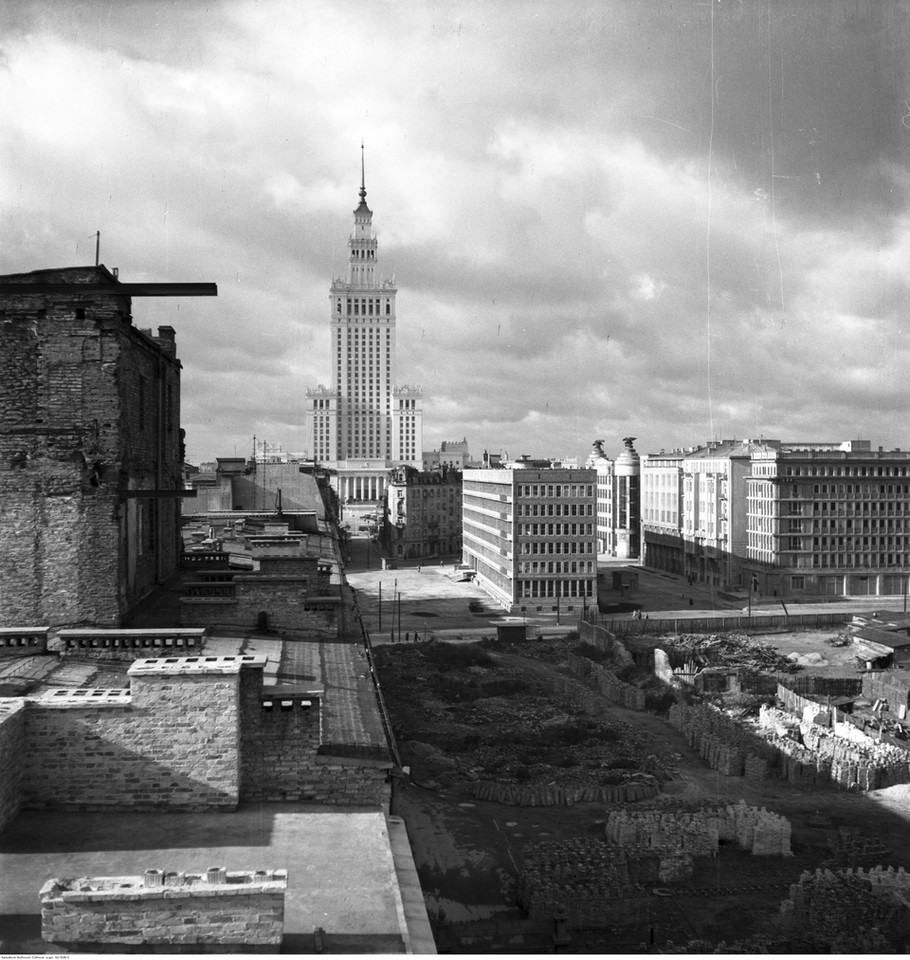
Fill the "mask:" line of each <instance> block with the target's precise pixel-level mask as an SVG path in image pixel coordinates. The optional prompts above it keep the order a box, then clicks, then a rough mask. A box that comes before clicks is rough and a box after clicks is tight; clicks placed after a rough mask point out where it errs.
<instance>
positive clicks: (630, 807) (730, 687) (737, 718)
mask: <svg viewBox="0 0 910 960" xmlns="http://www.w3.org/2000/svg"><path fill="white" fill-rule="evenodd" d="M591 619H595V617H594V616H592V618H591ZM872 628H873V629H876V630H879V631H883V632H891V634H892V636H898V635H899V634H900V633H901V630H902V629H903V627H902V624H900V623H897V624H896V623H893V622H891V623H883V622H879V623H876V624H873V625H872ZM868 629H869V622H868V621H862V620H860V621H859V622H857V623H855V624H853V625H852V626H851V625H850V624H844V625H841V626H840V627H837V626H832V627H822V628H819V629H810V628H807V629H803V630H801V631H799V632H796V631H793V630H786V629H783V628H777V629H775V630H773V631H772V632H769V633H766V634H756V633H754V632H753V633H750V634H748V635H747V634H745V633H740V634H736V633H732V632H724V633H720V632H718V633H707V632H701V633H694V632H693V633H683V632H676V633H673V632H663V631H661V630H655V629H650V630H638V631H637V632H633V631H631V630H630V631H628V632H626V633H624V634H619V633H617V632H613V631H610V630H607V629H605V627H603V626H601V625H599V624H598V623H590V622H582V623H580V624H579V625H578V629H574V630H571V629H566V630H564V631H563V632H562V633H561V634H560V635H547V636H544V637H540V636H537V635H536V634H537V633H538V632H539V631H536V632H535V631H530V633H531V635H532V636H533V637H534V638H533V639H532V638H529V639H527V640H525V641H523V642H511V641H508V640H505V639H497V638H496V636H495V631H494V630H491V631H490V633H489V634H488V635H487V636H481V637H474V636H466V637H463V638H462V639H461V640H460V641H459V640H458V639H456V638H454V637H451V636H449V637H445V638H444V639H443V638H437V639H433V638H430V639H428V640H426V641H424V640H422V639H421V640H420V641H419V642H416V643H415V642H412V643H410V644H401V643H395V644H387V645H384V646H381V647H377V648H376V652H375V656H376V665H377V670H378V673H379V676H380V678H381V685H382V691H383V696H384V699H385V702H386V706H387V708H388V710H389V713H390V715H391V718H392V725H393V730H394V733H395V737H396V740H397V743H398V747H399V750H400V752H401V756H402V762H403V764H404V765H405V768H404V769H405V771H406V776H404V777H403V778H402V781H401V784H400V789H398V790H397V791H396V794H395V798H394V803H395V804H396V806H397V812H400V813H401V815H402V816H403V817H404V819H405V821H406V823H407V824H408V830H409V834H410V836H411V842H412V846H413V849H414V854H415V862H416V865H417V869H418V873H419V876H420V880H421V886H422V887H423V890H424V895H425V899H426V902H427V907H428V912H429V915H430V918H431V922H432V923H433V926H434V933H435V937H436V942H437V947H438V949H439V951H440V952H456V953H457V952H461V953H470V952H516V951H535V952H537V951H543V950H553V949H556V950H563V951H567V952H595V951H596V952H607V953H611V952H612V953H619V952H623V953H626V952H666V953H687V952H688V953H712V952H718V953H728V952H748V953H756V952H770V953H817V952H823V953H828V952H832V950H833V951H835V952H851V953H872V952H894V951H897V952H903V951H904V950H905V949H906V947H907V945H908V943H910V940H908V935H910V930H908V922H907V918H908V917H910V913H908V906H910V874H908V873H905V868H907V867H910V833H908V831H907V829H906V827H907V818H908V817H910V752H908V745H910V742H908V740H907V733H908V729H910V728H908V726H907V723H906V713H907V706H908V696H910V681H908V680H905V679H904V671H903V669H902V667H901V666H900V664H898V663H895V662H894V660H893V659H890V660H889V659H888V658H887V656H886V654H882V653H881V650H886V651H887V649H888V647H887V644H885V645H884V646H883V647H881V648H878V647H870V646H869V645H868V643H869V640H868V633H866V639H865V641H863V640H862V639H861V638H858V636H857V635H858V634H861V633H862V632H863V631H864V630H865V631H868ZM903 635H904V636H905V635H906V634H903ZM620 637H621V638H620ZM895 646H897V647H899V646H900V643H898V644H895ZM875 653H879V654H880V655H881V657H882V659H873V660H872V661H871V662H870V659H869V658H870V656H871V655H872V654H875Z"/></svg>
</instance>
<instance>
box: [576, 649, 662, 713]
mask: <svg viewBox="0 0 910 960" xmlns="http://www.w3.org/2000/svg"><path fill="white" fill-rule="evenodd" d="M568 667H569V672H570V673H571V674H572V675H573V676H576V677H581V678H582V679H583V680H584V681H585V682H586V683H587V684H588V685H589V686H590V687H592V688H593V689H594V690H596V691H597V692H598V693H599V694H600V695H601V696H602V697H605V698H606V699H607V700H609V701H610V702H611V703H615V704H617V705H618V706H620V707H625V708H626V709H628V710H644V708H645V692H644V690H640V689H639V688H638V687H635V686H632V684H629V683H623V681H622V680H620V679H619V678H618V677H617V676H616V674H615V673H613V672H612V671H611V670H609V669H607V668H606V667H604V666H602V665H601V664H599V663H595V662H594V661H593V660H589V659H588V658H587V657H582V656H579V655H578V654H575V653H570V654H568Z"/></svg>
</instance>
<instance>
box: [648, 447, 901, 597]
mask: <svg viewBox="0 0 910 960" xmlns="http://www.w3.org/2000/svg"><path fill="white" fill-rule="evenodd" d="M908 469H910V452H907V451H901V450H891V451H886V450H882V449H879V450H878V451H873V450H872V445H871V443H870V442H869V441H868V440H850V441H844V442H788V441H780V440H740V441H736V440H725V441H719V442H715V443H709V444H707V445H705V446H704V447H698V448H689V449H688V450H679V451H673V452H672V453H669V454H667V453H660V454H652V455H649V456H647V457H645V458H644V460H643V462H642V522H643V529H642V551H643V557H644V563H645V564H646V565H648V566H651V567H655V568H657V569H661V570H667V571H669V572H672V573H677V574H681V575H683V576H686V577H688V578H691V580H692V581H693V582H698V583H705V584H708V585H709V586H714V587H719V588H721V589H723V588H725V587H727V588H739V589H746V590H748V591H753V592H754V593H756V594H758V595H762V596H772V597H774V596H777V597H782V598H783V597H790V596H800V595H811V596H815V595H828V596H851V595H852V596H856V595H874V596H894V595H901V594H903V593H904V592H905V591H906V590H907V584H908V579H910V477H908Z"/></svg>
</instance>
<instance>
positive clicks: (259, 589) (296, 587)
mask: <svg viewBox="0 0 910 960" xmlns="http://www.w3.org/2000/svg"><path fill="white" fill-rule="evenodd" d="M315 572H316V567H315V563H314V565H313V573H314V574H315ZM314 582H317V583H318V580H316V579H315V578H314V580H313V581H311V580H310V579H308V578H306V577H300V576H296V575H283V574H277V575H271V574H263V573H261V572H260V573H249V574H238V575H237V576H235V577H234V578H233V580H232V582H231V584H229V585H225V586H226V587H229V588H232V592H233V596H224V597H203V596H187V597H182V598H181V601H180V620H181V622H182V624H183V626H185V627H204V626H212V627H232V628H238V629H242V630H250V629H254V628H256V626H257V624H258V623H259V615H260V613H265V614H266V623H267V626H268V629H269V630H275V631H277V632H279V633H298V634H306V635H307V636H309V637H325V638H334V637H335V636H337V634H338V620H339V615H340V613H339V610H340V606H341V598H340V596H338V594H337V588H336V593H335V595H325V594H323V595H319V594H315V595H314V593H312V592H311V591H310V590H309V587H310V586H311V584H312V583H314Z"/></svg>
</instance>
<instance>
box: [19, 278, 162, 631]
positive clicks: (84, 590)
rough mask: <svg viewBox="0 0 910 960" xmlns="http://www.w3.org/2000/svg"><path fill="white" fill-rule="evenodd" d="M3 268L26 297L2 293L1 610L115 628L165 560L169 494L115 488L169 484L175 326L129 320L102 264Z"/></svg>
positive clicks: (25, 619)
mask: <svg viewBox="0 0 910 960" xmlns="http://www.w3.org/2000/svg"><path fill="white" fill-rule="evenodd" d="M3 279H4V280H5V281H7V282H21V283H22V285H23V294H22V295H21V296H18V295H16V296H14V295H5V296H3V297H2V298H0V526H2V528H3V530H4V564H3V566H2V567H0V621H2V622H4V623H5V624H8V625H17V624H24V623H36V622H38V623H40V622H46V623H48V624H50V625H52V626H58V625H65V624H78V623H95V624H109V625H115V624H117V623H119V622H120V618H121V617H122V615H123V614H124V612H125V611H126V610H128V609H129V608H130V607H131V606H132V605H134V604H135V603H137V602H138V601H139V600H140V599H141V598H142V597H143V596H145V595H146V594H147V593H148V592H149V590H150V589H151V588H152V586H153V585H154V584H155V583H156V582H158V581H159V580H162V579H165V578H166V577H167V576H168V575H169V573H170V572H171V571H173V569H175V564H176V557H177V542H178V532H179V531H178V525H177V506H176V503H175V502H172V501H170V500H152V499H141V500H122V499H121V497H120V494H119V493H118V491H119V490H121V489H123V488H130V489H147V488H172V489H173V488H177V487H178V486H179V485H180V484H179V460H180V436H179V433H180V425H179V402H180V394H179V369H180V368H179V363H178V362H177V360H176V356H175V350H174V344H173V336H172V331H171V333H170V334H168V333H167V331H168V330H169V329H170V328H159V334H162V335H161V336H159V337H157V338H153V337H150V336H146V335H144V334H142V333H140V332H139V331H137V330H136V329H135V328H133V327H132V325H131V317H130V299H129V297H127V296H124V295H122V294H118V293H117V283H116V281H115V280H114V279H113V278H112V277H111V275H110V274H108V273H107V271H106V270H105V269H104V268H103V267H100V268H93V267H85V268H73V269H67V270H45V271H36V272H35V273H32V274H17V275H12V276H6V277H4V278H3ZM45 281H49V282H58V283H60V282H66V283H70V284H72V289H73V292H72V293H69V292H67V293H45V294H41V293H35V292H31V293H30V292H29V285H30V284H34V283H36V282H45ZM96 282H106V283H110V286H111V292H110V293H109V294H108V293H98V292H94V293H79V286H80V284H85V283H96Z"/></svg>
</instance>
